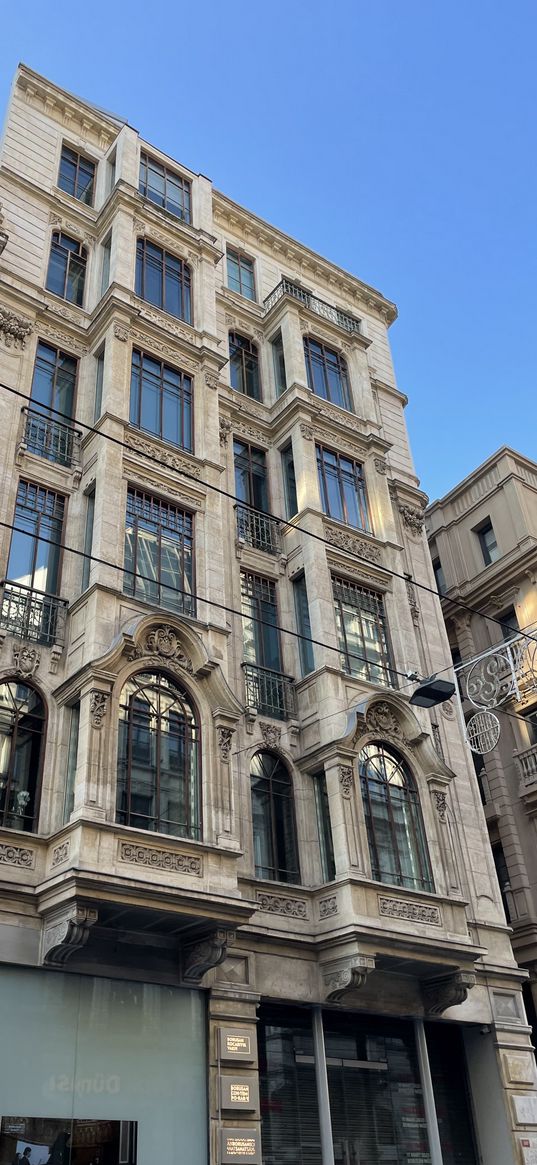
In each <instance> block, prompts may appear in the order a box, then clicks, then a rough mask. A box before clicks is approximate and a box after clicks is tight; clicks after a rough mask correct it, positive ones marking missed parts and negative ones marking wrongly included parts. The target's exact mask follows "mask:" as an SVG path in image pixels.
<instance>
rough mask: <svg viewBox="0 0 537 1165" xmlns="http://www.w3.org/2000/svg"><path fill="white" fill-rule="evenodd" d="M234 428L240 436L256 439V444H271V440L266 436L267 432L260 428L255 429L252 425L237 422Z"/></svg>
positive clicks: (268, 445) (267, 445)
mask: <svg viewBox="0 0 537 1165" xmlns="http://www.w3.org/2000/svg"><path fill="white" fill-rule="evenodd" d="M234 428H235V432H236V433H240V434H241V436H243V437H248V438H249V439H251V440H252V441H257V443H258V444H261V445H264V446H265V448H269V447H270V446H271V445H272V441H271V440H270V439H269V437H267V434H266V433H264V432H263V431H262V429H256V428H255V426H254V425H246V424H243V423H242V422H237V424H235V426H234Z"/></svg>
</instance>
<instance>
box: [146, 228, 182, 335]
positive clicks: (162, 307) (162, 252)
mask: <svg viewBox="0 0 537 1165" xmlns="http://www.w3.org/2000/svg"><path fill="white" fill-rule="evenodd" d="M149 248H152V249H153V251H154V252H158V254H159V256H160V258H159V264H160V293H161V294H160V300H159V301H158V302H156V301H155V300H154V299H149V298H148V297H147V295H146V294H145V292H146V284H147V282H148V277H147V266H148V250H149ZM168 259H171V260H173V262H174V263H179V264H180V272H179V279H178V284H179V288H180V300H181V311H182V312H183V313H184V312H185V304H186V309H187V310H186V314H183V315H176V313H175V312H174V311H171V310H170V308H169V307H168V306H167V297H166V279H167V274H168V273H167V269H166V264H167V260H168ZM155 266H156V264H155V265H154V268H155ZM135 267H136V270H135V282H134V294H135V295H136V296H137V297H138V299H143V301H144V303H149V304H151V306H152V307H156V308H157V310H158V311H163V312H166V314H167V315H169V316H172V318H173V319H174V320H181V321H182V322H183V323H184V324H188V325H189V327H193V326H194V324H193V311H192V306H193V299H194V296H193V279H192V270H191V267H190V266H189V264H188V263H186V262H185V260H184V259H183V258H182V257H181V255H174V254H173V252H172V251H167V250H166V248H165V247H159V245H158V243H154V242H153V241H152V239H150V238H146V236H145V235H139V236H138V238H137V240H136V260H135ZM172 274H173V273H172Z"/></svg>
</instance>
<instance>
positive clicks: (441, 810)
mask: <svg viewBox="0 0 537 1165" xmlns="http://www.w3.org/2000/svg"><path fill="white" fill-rule="evenodd" d="M433 801H434V803H435V806H436V812H437V813H438V816H439V818H440V820H441V821H445V820H446V813H447V793H444V792H442V791H441V790H440V789H434V790H433Z"/></svg>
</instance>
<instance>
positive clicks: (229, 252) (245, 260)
mask: <svg viewBox="0 0 537 1165" xmlns="http://www.w3.org/2000/svg"><path fill="white" fill-rule="evenodd" d="M230 259H231V261H232V262H235V263H236V264H237V267H238V277H237V278H236V279H235V278H234V282H236V283H237V284H238V287H232V285H231V282H230V274H229V260H230ZM243 266H244V269H245V271H246V270H247V269H248V268H249V270H250V273H251V276H252V295H249V294H247V292H246V291H244V290H243V280H242V267H243ZM226 285H227V287H228V289H229V291H233V292H235V295H240V296H242V298H243V299H249V300H250V303H257V302H258V299H257V281H256V277H255V259H253V258H252V256H251V255H247V254H246V253H245V252H244V251H241V250H239V248H238V247H233V246H230V245H229V244H226Z"/></svg>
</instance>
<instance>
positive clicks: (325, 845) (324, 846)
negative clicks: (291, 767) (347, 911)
mask: <svg viewBox="0 0 537 1165" xmlns="http://www.w3.org/2000/svg"><path fill="white" fill-rule="evenodd" d="M311 779H312V781H313V798H314V801H315V817H316V820H317V834H318V841H319V859H320V863H321V873H322V875H323V882H324V883H325V884H326V883H327V882H333V881H334V878H335V876H336V860H335V855H334V835H333V832H332V819H331V817H330V800H329V797H328V785H327V781H326V772H325V770H324V769H319V771H318V772H316V773H312V774H311Z"/></svg>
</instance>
